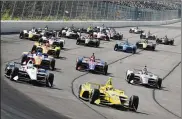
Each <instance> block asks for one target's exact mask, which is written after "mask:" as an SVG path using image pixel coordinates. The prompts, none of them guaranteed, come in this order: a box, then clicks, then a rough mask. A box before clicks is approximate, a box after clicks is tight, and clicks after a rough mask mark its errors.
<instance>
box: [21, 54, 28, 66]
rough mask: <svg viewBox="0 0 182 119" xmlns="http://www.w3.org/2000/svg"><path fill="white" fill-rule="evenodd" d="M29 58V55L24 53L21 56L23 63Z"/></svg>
mask: <svg viewBox="0 0 182 119" xmlns="http://www.w3.org/2000/svg"><path fill="white" fill-rule="evenodd" d="M26 60H27V55H23V56H22V58H21V64H23V62H25V61H26Z"/></svg>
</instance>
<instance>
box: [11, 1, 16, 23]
mask: <svg viewBox="0 0 182 119" xmlns="http://www.w3.org/2000/svg"><path fill="white" fill-rule="evenodd" d="M15 6H16V1H15V2H14V6H13V11H12V14H11V20H12V18H13V15H14V11H15Z"/></svg>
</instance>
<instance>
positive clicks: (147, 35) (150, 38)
mask: <svg viewBox="0 0 182 119" xmlns="http://www.w3.org/2000/svg"><path fill="white" fill-rule="evenodd" d="M156 38H157V36H156V35H152V34H150V33H149V34H146V33H141V34H140V39H147V40H156Z"/></svg>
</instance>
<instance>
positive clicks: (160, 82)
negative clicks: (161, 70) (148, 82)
mask: <svg viewBox="0 0 182 119" xmlns="http://www.w3.org/2000/svg"><path fill="white" fill-rule="evenodd" d="M161 87H162V79H161V78H159V79H158V81H157V88H158V89H161Z"/></svg>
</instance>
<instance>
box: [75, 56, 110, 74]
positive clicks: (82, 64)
mask: <svg viewBox="0 0 182 119" xmlns="http://www.w3.org/2000/svg"><path fill="white" fill-rule="evenodd" d="M81 69H84V70H87V71H92V72H97V73H102V74H104V75H107V70H108V64H107V62H104V61H102V60H100V59H95V60H93V59H92V58H89V57H79V58H77V60H76V70H81Z"/></svg>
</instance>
